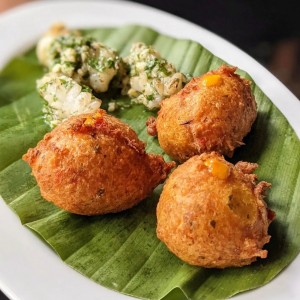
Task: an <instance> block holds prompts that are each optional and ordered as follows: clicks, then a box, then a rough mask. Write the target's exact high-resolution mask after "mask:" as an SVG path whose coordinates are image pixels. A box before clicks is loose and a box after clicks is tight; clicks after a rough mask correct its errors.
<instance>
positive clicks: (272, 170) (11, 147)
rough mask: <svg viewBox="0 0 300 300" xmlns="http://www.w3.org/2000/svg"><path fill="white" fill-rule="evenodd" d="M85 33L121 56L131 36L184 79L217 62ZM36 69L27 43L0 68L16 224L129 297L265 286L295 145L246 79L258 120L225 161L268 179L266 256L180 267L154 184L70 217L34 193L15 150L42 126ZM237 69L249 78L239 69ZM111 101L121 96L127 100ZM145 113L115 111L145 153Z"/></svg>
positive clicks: (5, 178) (298, 150)
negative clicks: (163, 227)
mask: <svg viewBox="0 0 300 300" xmlns="http://www.w3.org/2000/svg"><path fill="white" fill-rule="evenodd" d="M85 34H89V35H91V36H93V37H95V38H96V39H98V40H99V41H101V42H104V43H105V44H107V45H109V46H111V47H113V48H115V49H117V50H119V51H120V54H121V55H126V54H127V53H128V51H129V48H130V46H131V44H132V43H133V42H136V41H142V42H145V43H147V44H153V45H154V47H155V48H156V49H157V50H158V51H159V52H160V53H161V55H162V56H163V57H165V58H167V59H168V60H169V61H171V62H172V63H174V64H175V65H176V67H177V68H178V69H179V70H181V71H182V72H184V73H189V74H191V75H192V76H197V75H200V74H202V73H204V72H207V71H208V70H210V69H214V68H216V67H218V66H219V65H220V64H222V63H223V61H222V60H221V59H219V58H218V57H215V56H214V55H213V54H212V53H210V52H209V51H208V50H206V49H205V48H203V47H202V46H201V45H199V44H198V43H196V42H193V41H190V40H177V39H175V38H172V37H169V36H165V35H162V34H159V33H157V32H155V31H153V30H152V29H150V28H146V27H141V26H136V25H131V26H124V27H120V28H99V29H91V30H86V31H85ZM43 72H44V70H43V68H42V67H41V66H40V65H39V64H38V62H37V58H36V56H35V51H34V49H32V50H31V51H28V52H27V53H25V54H24V55H21V56H18V57H16V58H14V59H13V60H11V61H10V62H9V64H8V65H7V66H6V67H5V68H4V69H3V70H2V71H1V73H0V145H1V151H0V194H1V196H2V197H3V199H4V201H5V202H6V203H7V205H9V206H10V207H11V208H12V209H13V210H14V211H15V212H16V213H17V215H18V216H19V217H20V220H21V222H22V224H24V225H25V226H28V227H29V228H31V229H32V230H33V231H35V232H37V233H38V234H39V235H40V236H41V237H42V238H43V239H44V240H45V241H46V242H47V243H48V244H49V245H50V246H51V247H52V248H53V249H54V250H55V251H56V252H57V254H58V255H59V256H60V257H61V259H62V260H63V261H64V262H65V263H67V264H68V265H69V266H71V267H72V268H74V269H75V270H77V271H78V272H80V273H82V274H83V275H85V276H87V277H88V278H90V279H92V280H94V281H96V282H97V283H99V284H101V285H103V286H105V287H108V288H110V289H113V290H116V291H119V292H121V293H125V294H128V295H132V296H134V297H138V298H144V299H161V298H164V299H183V298H184V297H186V298H189V299H220V298H221V299H223V298H228V297H230V296H233V295H235V294H237V293H239V292H242V291H246V290H250V289H253V288H256V287H259V286H262V285H264V284H266V283H268V282H269V281H270V280H271V279H272V278H274V277H275V276H276V275H277V274H278V273H279V272H280V271H282V270H283V269H284V268H285V267H286V266H287V265H288V264H289V263H290V262H291V261H292V260H293V259H294V258H295V257H296V256H297V254H298V253H299V249H300V218H299V214H300V201H299V200H300V199H299V195H300V176H299V170H300V142H299V139H298V137H297V136H296V134H295V132H294V131H293V129H292V128H291V126H290V125H289V123H288V122H287V120H286V119H285V117H284V116H283V115H282V114H281V113H280V112H279V110H278V109H277V108H276V107H275V106H274V105H273V104H272V102H271V101H270V100H269V99H268V98H267V96H266V95H264V94H263V92H262V91H261V90H260V88H259V87H258V86H256V85H255V83H253V86H252V87H253V93H254V95H255V97H256V100H257V103H258V117H257V120H256V122H255V124H254V127H253V129H252V131H251V133H250V134H249V135H248V136H247V137H246V139H245V142H246V146H243V147H241V148H239V149H238V150H237V151H236V153H235V155H234V157H233V159H232V161H234V162H235V161H238V160H246V161H250V162H257V163H259V165H260V167H259V168H258V170H257V175H258V177H259V179H260V180H266V181H268V182H271V183H272V185H273V187H272V190H271V191H270V193H269V196H268V198H267V202H268V205H269V207H270V208H272V209H273V210H275V212H276V215H277V217H276V220H275V221H274V222H273V223H272V224H271V226H270V234H271V235H272V239H271V242H270V243H269V244H268V245H267V246H266V249H267V250H268V251H269V256H268V258H267V259H265V260H259V261H257V262H255V263H253V264H252V265H250V266H248V267H243V268H228V269H225V270H215V269H204V268H198V267H193V266H189V265H187V264H185V263H184V262H182V261H181V260H179V259H178V258H177V257H175V256H174V255H173V254H171V253H170V252H169V251H168V250H167V248H166V247H165V245H164V244H162V243H161V242H160V241H159V240H158V239H157V238H156V234H155V229H156V215H155V209H156V204H157V201H158V198H159V194H160V192H161V186H160V187H158V188H157V189H156V190H155V191H154V192H153V195H152V196H151V197H150V198H148V199H146V200H145V201H143V202H142V203H141V204H140V205H138V206H136V207H134V208H132V209H130V210H128V211H125V212H122V213H118V214H108V215H105V216H97V217H85V216H78V215H74V214H69V213H67V212H65V211H62V210H60V209H58V208H57V207H55V206H54V205H52V204H51V203H48V202H46V201H45V200H43V199H42V198H41V196H40V192H39V188H38V186H37V185H36V182H35V180H34V178H33V177H32V176H31V170H30V168H29V167H28V165H27V164H26V163H25V162H23V161H22V160H21V156H22V154H23V153H25V152H26V151H27V149H28V148H29V147H32V146H35V145H36V143H37V142H38V141H39V140H40V139H42V137H43V135H44V134H45V133H46V132H48V131H49V130H50V128H49V127H48V126H47V125H45V124H44V122H43V119H42V112H41V108H42V99H41V98H40V97H39V96H38V94H37V92H36V90H35V81H36V79H37V78H39V77H41V75H42V74H43ZM239 73H240V74H241V75H243V76H245V77H248V78H249V76H248V75H247V74H246V73H245V72H243V71H241V70H239ZM107 99H108V100H109V96H107ZM115 99H116V100H117V101H119V102H120V103H123V104H124V103H125V104H128V103H129V101H128V99H126V98H115ZM282 101H284V99H282ZM124 107H125V106H124ZM153 114H154V113H153V112H152V113H150V112H148V111H146V110H145V108H144V107H143V106H140V105H131V106H129V107H128V108H124V109H119V110H118V111H117V112H116V113H115V115H116V116H117V117H119V118H121V119H122V120H123V121H125V122H126V123H128V124H129V125H131V126H132V127H133V128H134V130H136V132H137V133H138V134H139V137H140V139H142V140H143V141H144V142H146V143H147V151H148V152H155V153H161V154H163V152H162V150H161V149H160V147H159V145H158V143H157V140H156V139H155V138H153V137H150V136H148V135H147V133H146V129H145V121H146V119H147V118H148V116H149V115H153ZM165 157H166V156H165Z"/></svg>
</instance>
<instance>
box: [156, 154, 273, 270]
mask: <svg viewBox="0 0 300 300" xmlns="http://www.w3.org/2000/svg"><path fill="white" fill-rule="evenodd" d="M256 168H257V164H253V163H247V162H238V163H237V164H236V165H232V164H231V163H229V162H227V161H225V159H224V158H223V157H222V156H221V155H219V154H218V153H216V152H212V153H204V154H202V155H197V156H194V157H192V158H190V159H189V160H188V161H186V162H185V163H183V164H182V165H180V166H179V167H178V168H176V169H175V170H174V172H173V173H172V174H171V175H170V177H169V178H168V180H167V182H166V184H165V186H164V188H163V192H162V194H161V196H160V199H159V203H158V206H157V236H158V238H159V239H160V240H162V241H163V242H164V243H165V244H166V246H167V247H168V248H169V250H170V251H171V252H173V253H174V254H175V255H177V256H178V257H179V258H181V259H182V260H183V261H185V262H187V263H189V264H191V265H196V266H202V267H207V268H225V267H231V266H236V267H241V266H244V265H249V264H250V263H252V262H253V261H255V260H256V259H257V257H260V258H266V257H267V254H268V252H267V250H263V249H262V248H263V246H264V245H265V244H266V243H268V242H269V240H270V235H268V226H269V224H270V223H271V221H272V220H273V218H274V217H275V214H274V213H273V212H272V211H271V210H269V209H268V208H267V205H266V203H265V202H264V200H263V192H264V190H265V189H267V188H269V187H270V184H269V183H267V182H264V181H262V182H260V183H258V184H256V179H257V178H256V175H254V174H253V171H254V170H255V169H256Z"/></svg>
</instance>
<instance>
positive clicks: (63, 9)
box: [0, 0, 300, 300]
mask: <svg viewBox="0 0 300 300" xmlns="http://www.w3.org/2000/svg"><path fill="white" fill-rule="evenodd" d="M57 21H62V22H64V23H65V24H66V25H67V26H69V27H79V28H84V27H93V26H94V27H97V26H122V25H123V24H128V23H136V24H141V25H148V26H151V27H152V28H154V29H156V30H157V31H159V32H161V33H166V34H169V35H172V36H174V37H177V38H189V39H192V40H195V41H197V42H199V43H201V44H202V45H203V46H205V47H206V48H207V49H209V50H210V51H212V52H213V53H214V54H215V55H217V56H219V57H221V58H222V59H224V60H225V61H227V62H228V63H230V64H232V65H235V66H238V67H239V68H241V69H244V70H245V71H247V72H248V73H249V74H250V75H251V76H252V77H253V79H254V80H255V81H256V83H257V84H258V85H259V86H260V87H261V88H262V90H263V91H264V93H265V94H266V95H268V96H269V97H270V99H271V100H272V101H273V103H274V104H275V105H276V106H277V107H278V108H279V109H280V110H281V111H282V113H283V114H284V115H285V116H286V118H287V119H288V120H289V122H290V124H291V125H292V127H293V128H294V129H295V131H296V133H297V135H298V137H300V122H299V116H300V101H299V100H298V99H297V98H296V97H295V96H294V95H293V94H292V93H291V92H290V91H289V90H288V89H287V88H286V87H285V86H284V85H283V84H282V83H281V82H279V81H278V80H277V79H276V78H275V77H274V76H273V75H272V74H271V73H269V72H268V71H267V70H266V69H265V68H263V67H262V66H261V65H260V64H258V63H257V62H256V61H255V60H254V59H252V58H251V57H249V56H248V55H247V54H245V53H244V52H242V51H241V50H239V49H238V48H237V47H235V46H233V45H232V44H230V43H229V42H227V41H225V40H224V39H222V38H220V37H218V36H216V35H215V34H213V33H211V32H209V31H207V30H205V29H203V28H201V27H199V26H197V25H194V24H192V23H190V22H187V21H185V20H182V19H180V18H178V17H175V16H172V15H170V14H167V13H164V12H161V11H158V10H155V9H152V8H149V7H146V6H142V5H137V4H134V3H131V2H125V1H109V0H106V1H77V2H74V1H63V2H62V1H60V2H57V1H51V2H50V1H38V2H33V3H30V4H26V5H23V6H20V7H18V8H16V9H14V10H11V11H8V12H6V13H5V14H2V15H0V41H1V42H0V68H2V67H3V66H4V65H5V63H7V62H8V60H9V59H10V58H11V57H13V56H14V55H16V54H18V53H20V52H23V51H24V50H26V49H27V48H28V47H30V46H32V45H33V44H34V43H35V42H36V41H37V39H38V38H39V36H40V35H41V34H42V33H43V32H44V31H46V30H47V28H48V27H49V26H50V25H51V24H52V23H53V22H57ZM0 147H1V145H0ZM299 276H300V256H298V257H297V259H296V260H295V261H294V262H293V263H292V264H291V265H290V266H289V267H288V268H286V269H285V270H284V271H283V272H282V273H281V274H279V275H278V276H277V277H276V278H275V279H274V280H273V281H272V282H271V283H269V284H267V285H266V286H264V287H262V288H258V289H255V290H253V291H250V292H246V293H243V294H241V295H238V296H237V297H235V298H236V299H253V298H254V297H256V298H258V299H263V298H264V299H300V286H299V284H298V281H299V279H298V278H299ZM0 289H1V290H2V291H3V292H4V293H6V294H7V295H8V297H9V298H11V299H13V300H17V299H21V300H35V299H44V300H47V299H49V300H50V299H51V300H52V299H64V300H71V299H72V300H77V299H78V300H79V299H80V300H82V299H88V300H89V299H119V300H122V299H133V298H131V297H127V296H124V295H121V294H119V293H116V292H113V291H110V290H108V289H106V288H103V287H101V286H100V285H98V284H96V283H94V282H93V281H92V280H89V279H87V278H85V277H84V276H82V275H80V274H79V273H77V272H76V271H74V270H73V269H71V268H70V267H69V266H67V265H66V264H64V263H63V262H62V261H61V259H60V258H59V257H58V256H57V255H56V254H55V253H54V252H53V251H52V250H51V249H50V247H48V246H47V245H46V244H44V243H43V242H42V241H41V240H40V239H39V238H37V237H36V236H35V235H34V234H33V233H32V232H31V231H30V230H29V229H27V228H26V227H24V226H22V225H21V223H20V221H19V219H18V217H17V216H16V215H15V214H14V213H13V212H12V211H11V210H10V209H9V207H8V206H7V205H6V204H5V203H4V201H3V200H2V199H0Z"/></svg>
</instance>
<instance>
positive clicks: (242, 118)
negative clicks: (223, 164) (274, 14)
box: [156, 65, 256, 162]
mask: <svg viewBox="0 0 300 300" xmlns="http://www.w3.org/2000/svg"><path fill="white" fill-rule="evenodd" d="M235 70H236V68H234V67H229V66H226V65H223V66H221V67H220V68H219V69H217V70H215V71H211V72H209V73H206V74H204V75H203V76H201V77H197V78H193V79H192V80H191V81H190V82H189V83H188V84H187V85H186V86H185V87H184V88H183V89H182V90H181V91H180V92H179V93H177V94H175V95H173V96H172V97H170V98H168V99H165V100H164V101H162V103H161V109H160V111H159V113H158V118H157V121H156V126H157V132H158V140H159V143H160V145H161V147H162V148H163V149H164V151H165V152H166V153H167V154H169V155H170V156H171V157H172V158H173V159H175V160H177V161H180V162H183V161H185V160H187V159H188V158H190V157H192V156H193V155H197V154H201V153H203V152H209V151H218V152H220V153H221V154H224V155H227V156H229V157H230V156H232V154H233V152H234V149H235V148H236V147H239V146H240V145H243V141H242V140H243V138H244V136H245V135H246V134H247V133H248V132H249V131H250V129H251V126H252V124H253V122H254V120H255V118H256V102H255V99H254V97H253V96H252V94H251V89H250V82H249V81H248V80H246V79H242V78H241V77H240V76H239V75H237V74H235V73H234V72H235ZM213 74H214V75H220V76H221V79H222V84H220V85H216V86H205V85H204V84H203V78H204V76H207V75H213Z"/></svg>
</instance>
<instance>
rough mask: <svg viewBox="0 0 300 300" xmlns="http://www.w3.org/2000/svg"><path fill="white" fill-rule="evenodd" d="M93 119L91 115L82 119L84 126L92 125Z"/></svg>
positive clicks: (93, 123)
mask: <svg viewBox="0 0 300 300" xmlns="http://www.w3.org/2000/svg"><path fill="white" fill-rule="evenodd" d="M95 122H96V121H95V119H93V118H91V117H87V118H86V119H85V121H84V125H86V126H94V125H95Z"/></svg>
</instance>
